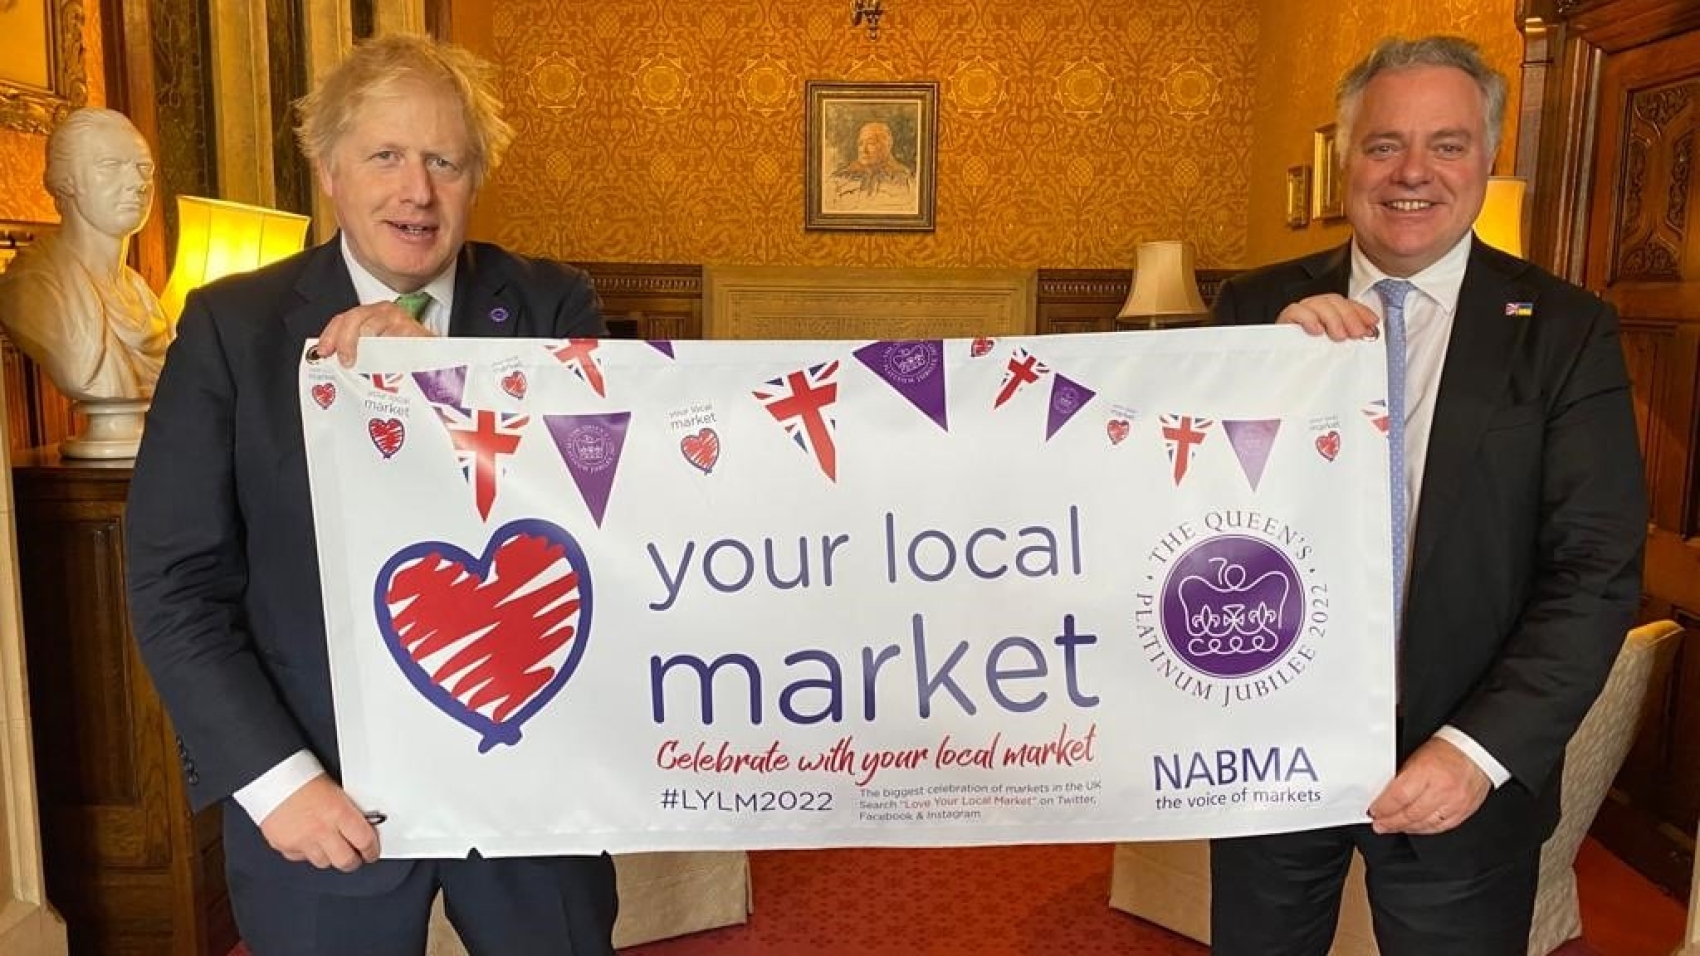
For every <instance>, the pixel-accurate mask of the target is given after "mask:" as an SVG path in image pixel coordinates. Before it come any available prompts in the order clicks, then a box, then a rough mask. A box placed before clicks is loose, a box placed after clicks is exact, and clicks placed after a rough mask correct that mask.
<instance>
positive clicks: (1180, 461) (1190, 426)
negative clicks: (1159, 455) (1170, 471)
mask: <svg viewBox="0 0 1700 956" xmlns="http://www.w3.org/2000/svg"><path fill="white" fill-rule="evenodd" d="M1214 424H1215V422H1214V421H1212V420H1211V419H1208V418H1194V417H1193V416H1191V415H1164V416H1163V444H1164V445H1166V446H1167V447H1168V449H1169V462H1170V463H1171V464H1173V465H1174V479H1175V487H1177V488H1178V487H1180V483H1181V480H1182V479H1183V478H1185V477H1186V469H1187V466H1188V465H1190V464H1192V450H1193V448H1194V447H1196V446H1198V445H1202V444H1203V443H1204V438H1205V436H1206V435H1207V434H1208V433H1209V431H1210V426H1211V425H1214Z"/></svg>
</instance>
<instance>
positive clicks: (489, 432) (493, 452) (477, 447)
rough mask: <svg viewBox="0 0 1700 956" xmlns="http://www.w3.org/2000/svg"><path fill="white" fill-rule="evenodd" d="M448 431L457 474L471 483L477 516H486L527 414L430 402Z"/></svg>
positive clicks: (485, 517) (486, 517)
mask: <svg viewBox="0 0 1700 956" xmlns="http://www.w3.org/2000/svg"><path fill="white" fill-rule="evenodd" d="M431 407H432V408H434V409H436V411H437V418H438V419H439V420H440V421H442V423H443V428H445V429H446V430H447V431H448V433H449V441H450V442H451V443H452V444H453V445H454V451H455V460H456V461H458V462H459V463H460V473H461V476H462V477H464V478H465V479H466V480H467V482H468V483H469V484H471V485H472V500H473V503H474V504H476V505H477V506H478V517H480V518H483V519H486V520H487V519H489V517H490V509H491V507H493V506H494V505H495V503H496V486H497V484H498V483H499V482H500V481H501V479H502V476H503V475H505V474H507V464H506V462H504V461H503V459H504V458H506V457H507V456H510V455H512V454H513V453H514V451H515V449H517V448H519V440H520V437H521V433H522V432H523V431H524V430H525V426H526V423H528V422H529V421H530V420H531V416H530V415H527V414H523V413H520V412H503V411H496V410H493V409H488V408H472V409H466V408H457V407H455V406H453V405H432V406H431Z"/></svg>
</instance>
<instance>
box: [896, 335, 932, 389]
mask: <svg viewBox="0 0 1700 956" xmlns="http://www.w3.org/2000/svg"><path fill="white" fill-rule="evenodd" d="M939 353H940V349H939V346H938V344H937V343H934V342H893V343H891V346H890V348H889V349H888V350H887V351H886V353H885V374H886V376H887V377H889V378H890V379H891V380H893V381H896V382H901V383H903V384H904V385H914V384H915V383H916V382H919V381H921V380H923V379H925V378H926V377H927V376H929V375H931V374H933V373H934V372H936V371H938V367H939V361H940V354H939Z"/></svg>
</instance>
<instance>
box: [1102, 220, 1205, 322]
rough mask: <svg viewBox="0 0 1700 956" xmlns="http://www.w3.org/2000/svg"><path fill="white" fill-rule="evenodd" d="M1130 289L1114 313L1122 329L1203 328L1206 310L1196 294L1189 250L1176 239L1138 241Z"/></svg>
mask: <svg viewBox="0 0 1700 956" xmlns="http://www.w3.org/2000/svg"><path fill="white" fill-rule="evenodd" d="M1138 255H1139V264H1138V266H1137V267H1136V268H1135V269H1134V271H1133V289H1132V291H1130V292H1129V293H1128V294H1127V301H1126V302H1124V303H1122V310H1121V311H1120V312H1118V313H1117V314H1116V326H1117V327H1118V328H1123V329H1162V328H1173V327H1177V326H1184V325H1203V324H1204V322H1205V321H1206V320H1207V319H1208V317H1209V314H1210V310H1209V309H1207V308H1205V306H1204V297H1203V296H1201V295H1199V294H1198V276H1197V275H1196V274H1195V273H1194V272H1193V268H1192V247H1191V246H1189V245H1187V244H1186V243H1184V242H1180V241H1177V240H1167V241H1163V242H1142V243H1140V244H1139V253H1138Z"/></svg>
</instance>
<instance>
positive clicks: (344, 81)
mask: <svg viewBox="0 0 1700 956" xmlns="http://www.w3.org/2000/svg"><path fill="white" fill-rule="evenodd" d="M493 72H494V71H493V69H492V68H491V66H490V64H488V63H486V62H485V61H483V60H482V59H480V58H479V57H478V56H476V55H474V54H473V53H472V52H471V51H469V50H467V49H465V48H463V47H458V46H455V45H454V44H452V43H441V42H439V41H436V40H433V39H431V38H429V37H421V36H410V35H407V34H391V35H389V36H382V37H377V38H375V39H371V40H367V41H365V42H364V43H361V44H360V45H359V46H356V47H355V48H354V52H353V53H351V54H350V55H349V57H348V59H346V60H344V61H343V62H342V63H341V64H340V65H338V66H337V68H336V69H334V70H332V71H331V72H330V73H329V74H328V75H326V76H325V78H324V79H323V80H322V81H320V83H319V85H318V88H317V89H315V90H314V91H313V92H311V93H308V94H307V95H306V96H303V97H302V98H300V99H299V100H296V101H295V109H296V111H297V113H298V114H299V116H300V117H301V122H300V125H298V126H296V128H295V138H296V140H297V141H298V142H299V143H300V144H301V152H302V153H303V154H305V155H306V157H307V159H308V161H309V162H311V163H313V164H314V165H315V166H318V167H324V168H328V166H329V164H330V163H331V162H332V160H333V157H334V155H335V151H336V144H337V141H338V140H339V139H341V138H342V136H343V134H344V133H346V132H348V129H349V127H350V126H351V125H353V123H354V118H355V117H356V116H358V115H359V113H360V110H361V108H362V107H363V106H365V105H366V102H367V101H368V100H370V99H372V98H373V97H374V96H378V95H381V94H382V93H383V92H384V91H385V90H387V89H389V88H390V87H392V86H394V85H395V84H397V83H400V82H404V81H408V80H415V81H418V82H421V83H424V84H426V85H428V86H435V87H441V88H445V89H447V90H449V91H450V92H451V93H452V94H453V95H454V97H455V99H456V100H458V101H459V103H460V107H461V112H462V114H463V115H464V116H465V118H466V128H467V131H468V133H469V134H470V136H471V139H472V156H471V157H470V159H471V163H470V172H471V173H472V183H473V187H474V188H477V187H479V186H482V185H483V184H484V178H485V176H487V175H489V174H490V173H491V172H493V171H495V169H496V167H497V166H498V165H500V164H501V161H502V153H503V152H504V151H506V150H507V148H508V144H509V143H510V142H512V141H513V138H514V131H513V127H511V126H509V125H508V124H507V122H506V121H504V120H503V119H502V101H501V100H499V99H497V98H496V91H495V87H494V84H493V83H492V81H491V74H492V73H493Z"/></svg>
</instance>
